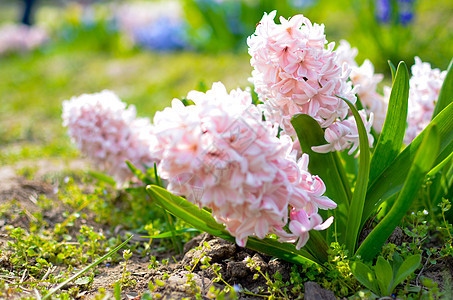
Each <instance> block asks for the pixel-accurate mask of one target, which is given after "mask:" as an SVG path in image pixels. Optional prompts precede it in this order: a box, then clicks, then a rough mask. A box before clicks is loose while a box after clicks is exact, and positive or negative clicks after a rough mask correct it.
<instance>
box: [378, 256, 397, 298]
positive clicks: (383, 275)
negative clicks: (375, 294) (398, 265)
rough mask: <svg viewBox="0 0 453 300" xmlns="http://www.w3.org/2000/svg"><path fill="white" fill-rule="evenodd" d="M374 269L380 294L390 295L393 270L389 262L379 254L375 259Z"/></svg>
mask: <svg viewBox="0 0 453 300" xmlns="http://www.w3.org/2000/svg"><path fill="white" fill-rule="evenodd" d="M375 271H376V272H375V273H376V279H377V282H378V285H379V289H380V290H381V296H390V288H391V287H392V284H393V270H392V267H391V266H390V263H389V262H388V261H387V260H385V259H384V258H383V257H382V256H379V257H378V259H377V261H376V267H375Z"/></svg>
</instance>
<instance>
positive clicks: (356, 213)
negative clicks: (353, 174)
mask: <svg viewBox="0 0 453 300" xmlns="http://www.w3.org/2000/svg"><path fill="white" fill-rule="evenodd" d="M340 98H341V99H343V100H344V101H345V102H346V103H347V104H348V106H349V108H350V109H351V111H352V114H353V115H354V119H355V121H356V123H357V130H358V132H359V142H360V145H359V149H360V154H359V172H358V174H357V181H356V184H355V187H354V194H353V195H352V200H351V205H350V207H349V211H348V218H347V223H346V237H345V238H346V239H345V244H346V249H347V250H349V253H354V251H355V248H356V244H357V239H358V236H359V231H360V221H361V219H362V213H363V207H364V204H365V196H366V192H367V186H368V175H369V173H370V146H369V142H368V135H367V132H366V129H365V125H363V121H362V118H361V117H360V114H359V112H358V111H357V109H356V108H355V106H354V105H353V104H352V103H351V102H349V101H348V100H347V99H345V98H342V97H340Z"/></svg>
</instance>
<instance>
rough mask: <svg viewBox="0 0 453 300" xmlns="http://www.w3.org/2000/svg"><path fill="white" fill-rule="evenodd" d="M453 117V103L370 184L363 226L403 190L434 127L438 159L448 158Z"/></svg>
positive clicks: (451, 143) (451, 139)
mask: <svg viewBox="0 0 453 300" xmlns="http://www.w3.org/2000/svg"><path fill="white" fill-rule="evenodd" d="M452 115H453V103H450V104H449V105H448V106H447V107H446V108H445V109H444V110H442V111H441V112H440V113H439V114H438V115H437V117H436V118H435V119H434V120H432V121H431V122H430V123H429V125H428V126H427V128H425V130H423V131H422V132H421V133H420V134H419V135H418V136H417V137H416V138H415V139H414V140H413V141H412V143H411V144H410V145H409V146H407V147H406V148H405V149H404V150H403V151H402V152H401V153H400V154H399V155H398V156H397V157H396V158H395V160H394V161H393V162H392V163H391V164H390V165H389V166H388V167H387V168H386V169H385V170H384V172H382V173H381V175H380V176H379V177H378V178H376V180H374V182H372V183H371V184H370V186H369V187H368V192H367V198H366V202H365V207H364V213H363V216H362V225H363V224H364V223H365V222H366V220H367V219H368V217H369V216H370V215H371V213H372V212H373V211H374V210H375V209H376V208H377V207H379V205H380V204H381V203H382V202H383V201H385V200H386V199H388V198H389V197H390V196H392V195H393V194H395V193H397V192H399V191H400V190H401V188H402V187H403V184H404V181H405V179H406V177H407V174H408V172H409V170H410V168H411V166H412V164H413V162H414V159H415V154H416V152H417V149H418V148H419V147H420V144H421V142H422V140H423V138H424V136H425V135H426V133H427V132H428V131H429V129H430V128H431V127H432V126H434V125H436V126H437V132H438V134H439V140H440V151H441V152H440V154H439V155H437V153H436V157H437V159H439V158H440V157H441V156H444V155H445V157H447V156H448V155H447V153H444V152H447V149H449V148H451V147H452V145H453V118H452V117H451V116H452ZM450 153H451V152H450ZM450 153H448V154H450ZM432 155H434V154H433V153H430V156H432Z"/></svg>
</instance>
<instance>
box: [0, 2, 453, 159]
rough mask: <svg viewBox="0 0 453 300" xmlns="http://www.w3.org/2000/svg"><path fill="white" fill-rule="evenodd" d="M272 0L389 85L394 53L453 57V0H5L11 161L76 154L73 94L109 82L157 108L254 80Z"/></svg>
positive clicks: (1, 144) (2, 142)
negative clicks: (316, 26)
mask: <svg viewBox="0 0 453 300" xmlns="http://www.w3.org/2000/svg"><path fill="white" fill-rule="evenodd" d="M272 10H277V16H280V15H281V16H284V17H286V18H288V17H290V16H292V15H295V14H298V13H302V14H304V15H305V16H307V17H308V18H309V19H310V20H311V21H312V22H314V23H324V24H325V26H326V34H327V39H328V41H329V42H336V43H338V42H339V41H340V40H341V39H346V40H348V41H349V42H350V44H351V45H352V46H353V47H356V48H358V50H359V55H358V58H357V61H358V63H359V64H361V63H362V62H363V60H364V59H365V58H368V59H370V60H371V62H372V63H373V64H374V65H375V68H376V72H378V73H384V74H385V78H386V79H385V80H384V83H386V84H389V83H390V75H389V74H390V73H389V68H388V65H387V60H391V61H392V62H393V63H394V64H395V65H396V64H397V63H398V61H400V60H404V61H405V62H406V63H407V64H408V65H409V66H410V65H412V64H413V63H414V56H419V57H420V58H421V59H422V60H423V61H427V62H430V63H431V64H432V66H433V67H437V68H440V69H441V70H445V69H446V68H447V65H448V63H449V61H450V59H451V58H452V56H453V47H452V46H453V1H451V0H438V1H428V0H418V1H416V0H375V1H374V0H363V1H359V0H351V1H345V0H179V1H178V0H166V1H93V0H92V1H89V0H83V1H64V0H0V165H4V164H10V163H14V162H15V161H18V160H23V159H35V158H42V157H61V156H62V157H72V156H75V155H76V154H77V153H76V150H75V149H74V147H73V146H72V145H71V144H70V142H69V139H68V138H67V137H66V134H65V131H64V129H63V128H62V126H61V118H60V116H61V102H62V101H63V100H66V99H69V98H71V97H72V96H74V95H77V96H78V95H80V94H82V93H93V92H98V91H101V90H103V89H110V90H113V91H114V92H116V93H117V94H118V95H119V96H120V98H121V99H122V100H123V101H126V102H127V103H129V104H134V105H136V106H137V111H138V114H139V115H140V116H148V117H152V115H153V114H154V112H155V111H156V110H161V109H162V108H163V107H165V106H167V105H169V103H170V101H171V99H172V98H175V97H177V98H183V97H184V96H185V95H187V92H188V91H190V90H192V89H198V90H204V89H206V88H209V87H210V86H211V84H212V83H213V82H216V81H222V82H223V83H224V84H225V85H226V87H227V88H228V89H233V88H236V87H241V88H245V87H247V86H249V85H250V84H249V82H248V77H249V76H250V72H251V67H250V64H249V59H250V57H249V56H248V54H247V45H246V39H247V37H248V36H249V35H251V34H252V33H253V32H254V30H255V26H256V24H257V23H258V22H259V21H260V19H261V18H262V16H263V13H264V12H270V11H272ZM276 22H278V21H277V20H276Z"/></svg>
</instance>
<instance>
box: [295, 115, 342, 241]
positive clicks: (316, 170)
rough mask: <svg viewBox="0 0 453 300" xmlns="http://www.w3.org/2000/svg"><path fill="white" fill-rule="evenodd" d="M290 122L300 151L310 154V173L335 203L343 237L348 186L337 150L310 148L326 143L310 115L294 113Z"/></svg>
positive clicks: (337, 221) (322, 132) (336, 217)
mask: <svg viewBox="0 0 453 300" xmlns="http://www.w3.org/2000/svg"><path fill="white" fill-rule="evenodd" d="M291 124H292V125H293V127H294V129H295V130H296V133H297V137H298V139H299V142H300V146H301V149H302V151H303V152H304V153H307V154H308V155H309V157H310V161H309V164H308V169H309V170H310V172H311V173H312V174H313V175H318V176H319V177H321V178H322V180H323V181H324V184H325V185H326V193H325V195H326V196H328V197H329V198H330V199H332V200H334V201H335V202H336V203H337V208H336V209H335V210H334V214H335V222H336V224H337V226H336V227H337V230H338V231H339V236H340V238H343V239H344V236H345V229H346V223H347V220H346V217H347V212H348V210H349V201H350V198H351V188H350V187H349V181H348V179H347V176H346V172H345V171H344V168H343V166H342V164H341V162H340V158H339V157H338V154H337V153H332V152H329V153H317V152H314V151H313V150H312V149H311V148H312V147H313V146H318V145H322V144H325V143H326V140H325V139H324V131H323V130H322V128H321V127H320V126H319V124H318V122H316V120H314V119H313V118H312V117H310V116H309V115H306V114H298V115H295V116H293V118H292V119H291Z"/></svg>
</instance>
